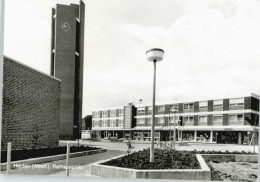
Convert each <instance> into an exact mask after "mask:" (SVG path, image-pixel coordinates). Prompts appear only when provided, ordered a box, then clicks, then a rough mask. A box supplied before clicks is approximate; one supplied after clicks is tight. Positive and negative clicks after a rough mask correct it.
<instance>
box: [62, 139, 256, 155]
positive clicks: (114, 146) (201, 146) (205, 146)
mask: <svg viewBox="0 0 260 182" xmlns="http://www.w3.org/2000/svg"><path fill="white" fill-rule="evenodd" d="M67 142H69V143H71V145H76V144H77V142H76V141H64V140H63V141H60V145H66V143H67ZM184 144H187V143H184ZM80 145H87V146H93V147H101V148H104V149H107V150H120V151H127V148H128V147H127V145H126V143H124V142H109V141H107V142H95V141H89V140H82V141H80ZM165 145H166V146H170V143H169V142H168V143H166V142H161V144H159V143H158V142H155V148H156V147H160V146H165ZM131 146H133V147H134V148H133V149H132V151H138V150H142V149H144V148H149V147H150V144H149V143H140V142H131ZM176 149H177V150H188V151H192V150H197V151H202V150H205V151H213V150H214V151H221V152H225V151H227V150H228V151H229V152H234V151H240V152H241V151H245V152H254V151H255V153H258V150H259V149H258V146H255V147H254V146H252V145H250V146H249V145H238V144H216V143H189V144H187V146H181V145H180V144H179V142H178V143H177V144H176Z"/></svg>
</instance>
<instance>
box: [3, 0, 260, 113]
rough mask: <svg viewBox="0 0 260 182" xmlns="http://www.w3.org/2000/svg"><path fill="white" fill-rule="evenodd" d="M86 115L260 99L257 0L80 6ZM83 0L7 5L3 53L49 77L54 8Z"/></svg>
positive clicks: (12, 0)
mask: <svg viewBox="0 0 260 182" xmlns="http://www.w3.org/2000/svg"><path fill="white" fill-rule="evenodd" d="M83 1H84V2H85V4H86V12H85V13H86V14H85V47H84V48H85V50H84V88H83V117H84V116H86V115H87V114H91V112H92V111H93V110H95V109H100V108H106V107H114V106H122V105H127V104H128V103H134V104H137V103H139V99H142V100H143V103H151V101H152V86H153V85H152V84H153V76H152V75H153V65H152V63H150V62H148V61H147V60H146V54H145V53H146V50H147V49H150V48H154V47H156V48H162V49H164V51H165V55H164V60H163V61H162V62H159V63H157V80H156V82H157V83H156V84H157V85H156V86H157V88H156V101H162V102H173V101H175V100H176V99H177V100H179V99H193V98H204V97H205V98H210V97H222V96H227V95H234V94H235V95H240V94H241V95H242V94H244V93H251V92H253V93H256V94H260V80H259V79H258V78H259V75H260V51H259V48H260V33H259V32H260V11H259V10H260V1H259V0H247V1H244V0H229V1H227V0H197V1H194V0H163V1H159V0H109V1H107V0H83ZM57 3H59V4H70V3H76V4H78V3H79V0H6V2H5V27H4V54H5V55H6V56H8V57H11V58H13V59H16V60H18V61H20V62H22V63H24V64H27V65H29V66H31V67H33V68H35V69H37V70H40V71H42V72H44V73H46V74H50V49H51V48H50V45H51V8H52V7H55V5H56V4H57Z"/></svg>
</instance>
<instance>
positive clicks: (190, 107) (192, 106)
mask: <svg viewBox="0 0 260 182" xmlns="http://www.w3.org/2000/svg"><path fill="white" fill-rule="evenodd" d="M183 108H184V109H185V110H188V109H193V108H194V105H193V103H185V104H184V107H183Z"/></svg>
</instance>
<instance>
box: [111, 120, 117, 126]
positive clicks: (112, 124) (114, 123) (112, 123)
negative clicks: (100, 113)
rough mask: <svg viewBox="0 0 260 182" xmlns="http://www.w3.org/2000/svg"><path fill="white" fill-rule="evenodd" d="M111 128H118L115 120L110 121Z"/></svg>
mask: <svg viewBox="0 0 260 182" xmlns="http://www.w3.org/2000/svg"><path fill="white" fill-rule="evenodd" d="M110 127H116V120H115V119H112V120H110Z"/></svg>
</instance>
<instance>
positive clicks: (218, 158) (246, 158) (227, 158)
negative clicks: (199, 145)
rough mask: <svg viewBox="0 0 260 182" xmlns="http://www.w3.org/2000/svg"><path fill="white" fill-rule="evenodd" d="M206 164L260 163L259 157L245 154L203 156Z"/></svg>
mask: <svg viewBox="0 0 260 182" xmlns="http://www.w3.org/2000/svg"><path fill="white" fill-rule="evenodd" d="M201 156H202V157H203V159H204V160H205V161H206V162H209V161H213V162H231V161H233V162H251V163H258V155H243V154H201Z"/></svg>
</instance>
